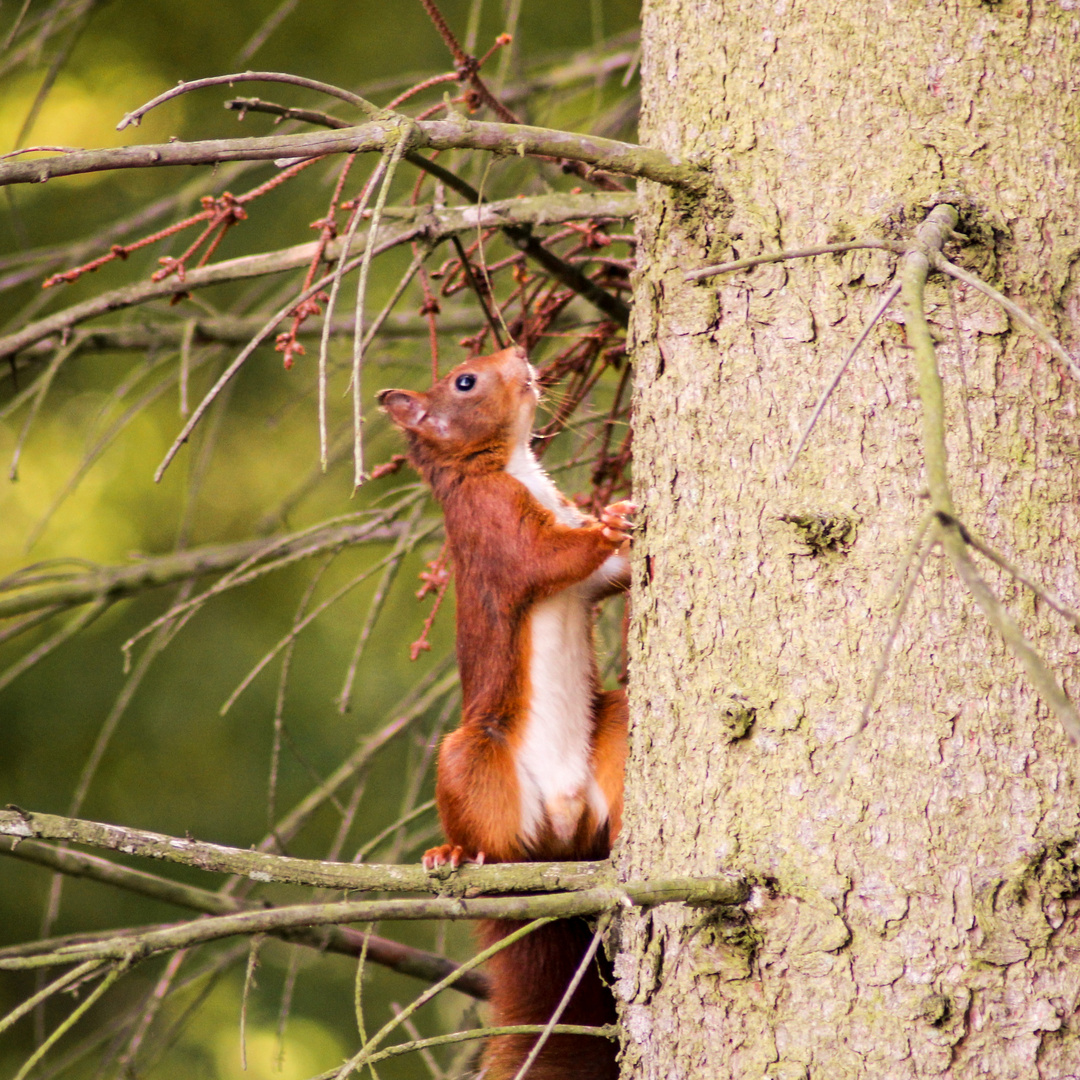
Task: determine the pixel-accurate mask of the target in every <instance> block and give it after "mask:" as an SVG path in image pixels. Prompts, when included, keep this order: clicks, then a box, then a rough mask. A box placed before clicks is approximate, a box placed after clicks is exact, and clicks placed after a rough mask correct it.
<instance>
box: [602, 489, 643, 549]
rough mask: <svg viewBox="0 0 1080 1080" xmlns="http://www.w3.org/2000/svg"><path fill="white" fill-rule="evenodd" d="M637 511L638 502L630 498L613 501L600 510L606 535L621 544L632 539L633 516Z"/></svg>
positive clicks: (603, 530)
mask: <svg viewBox="0 0 1080 1080" xmlns="http://www.w3.org/2000/svg"><path fill="white" fill-rule="evenodd" d="M636 512H637V503H634V502H631V501H630V500H629V499H623V500H622V501H621V502H616V503H612V504H611V505H610V506H605V507H604V509H603V510H601V511H600V524H601V526H602V527H603V528H602V530H601V531H602V532H603V534H604V536H605V537H606V538H607V539H608V540H610V541H611V542H612V543H613V544H621V543H623V542H624V541H626V540H629V539H630V531H631V529H633V527H634V526H633V523H632V522H631V520H630V519H631V518H632V517H633V515H634V514H635V513H636Z"/></svg>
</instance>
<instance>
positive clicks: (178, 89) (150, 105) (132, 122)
mask: <svg viewBox="0 0 1080 1080" xmlns="http://www.w3.org/2000/svg"><path fill="white" fill-rule="evenodd" d="M238 82H273V83H288V84H289V85H290V86H302V87H303V88H304V89H305V90H316V91H318V92H319V93H320V94H326V95H328V96H329V97H336V98H340V99H341V100H342V101H347V102H348V103H349V104H350V105H355V106H356V107H357V108H359V109H363V111H364V112H366V113H367V114H368V115H369V116H374V115H376V114H377V113H378V112H379V106H378V105H373V104H372V103H371V102H370V101H368V100H367V98H362V97H361V96H360V95H359V94H354V93H352V91H351V90H343V89H342V88H341V87H340V86H333V85H331V84H330V83H324V82H319V81H318V80H317V79H305V78H304V77H303V76H302V75H290V74H288V73H287V72H282V71H241V72H235V73H234V74H232V75H213V76H211V77H210V78H208V79H192V80H191V81H190V82H181V83H178V84H177V85H176V86H174V87H172V88H171V89H169V90H166V91H165V93H163V94H158V96H157V97H156V98H153V99H152V100H150V101H148V102H147V103H146V104H145V105H140V106H139V107H138V108H137V109H134V110H133V111H132V112H129V113H127V114H126V115H125V116H124V118H123V120H121V121H120V123H119V124H117V125H116V130H117V131H123V130H124V128H126V127H138V126H139V124H140V123H141V122H142V118H143V117H144V116H145V115H146V114H147V113H148V112H150V111H151V110H152V109H156V108H157V107H158V106H159V105H164V104H165V102H166V101H171V100H172V99H173V98H177V97H180V95H181V94H190V93H191V91H192V90H205V89H206V88H208V87H211V86H234V85H235V84H236V83H238Z"/></svg>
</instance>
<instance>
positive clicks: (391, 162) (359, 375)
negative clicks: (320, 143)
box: [350, 119, 414, 491]
mask: <svg viewBox="0 0 1080 1080" xmlns="http://www.w3.org/2000/svg"><path fill="white" fill-rule="evenodd" d="M413 126H414V123H413V121H411V120H407V119H402V121H401V122H400V123H399V125H398V131H397V135H398V139H397V142H395V143H394V147H393V149H392V150H391V152H390V155H389V159H388V160H387V163H386V172H385V175H384V176H383V178H382V184H381V186H380V187H379V194H378V196H377V198H376V200H375V205H374V207H372V211H371V228H370V235H371V239H372V242H371V243H368V244H365V245H364V256H363V259H362V260H361V262H360V274H359V277H358V279H357V284H356V310H355V316H354V317H355V319H356V324H355V327H354V329H353V352H352V378H351V380H350V386H351V389H352V404H353V491H355V490H356V489H357V488H358V487H360V485H361V484H363V483H364V481H365V480H367V472H366V471H365V469H364V439H363V433H364V398H363V370H364V369H363V364H364V352H365V351H366V350H365V346H366V344H367V343H366V341H365V340H364V305H365V303H366V302H367V283H368V274H369V273H370V271H371V258H372V255H373V254H374V251H375V244H374V240H375V238H376V237H377V236H378V234H379V224H380V222H381V221H382V215H383V210H384V209H385V207H386V199H387V196H388V195H389V194H390V185H391V184H392V183H393V182H394V176H395V174H396V173H397V168H398V165H399V164H400V163H401V158H402V156H403V155H404V154H405V153H406V151H407V150H408V149H409V146H410V143H411V142H412V138H413V134H412V129H413Z"/></svg>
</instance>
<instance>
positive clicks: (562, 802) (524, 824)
mask: <svg viewBox="0 0 1080 1080" xmlns="http://www.w3.org/2000/svg"><path fill="white" fill-rule="evenodd" d="M507 472H509V473H510V474H511V475H512V476H514V477H515V478H517V479H518V480H520V481H521V482H522V483H523V484H524V485H525V486H526V487H527V488H528V489H529V491H530V492H531V493H532V494H533V496H534V497H535V498H536V500H537V501H538V502H539V503H540V504H541V505H543V506H545V507H547V508H548V509H549V510H551V511H552V512H553V513H554V514H555V516H556V518H557V519H558V520H559V521H560V522H561V523H562V524H564V525H570V526H578V525H581V524H583V523H584V521H585V516H584V515H583V514H582V513H581V512H580V511H579V510H578V509H577V507H575V506H573V505H572V504H570V503H567V502H566V500H564V499H563V497H562V495H561V494H560V492H559V490H558V488H556V487H555V485H554V484H553V483H552V481H551V478H550V477H549V476H548V475H547V473H545V472H544V470H543V469H542V468H541V467H540V463H539V462H538V461H537V460H536V458H535V457H533V455H532V453H531V451H530V450H529V448H528V447H527V446H519V447H517V448H516V449H515V450H514V453H513V455H512V456H511V459H510V462H509V464H508V466H507ZM605 566H606V564H605ZM603 569H604V568H601V570H599V571H597V574H601V573H602V572H603ZM592 588H593V586H592V583H591V579H590V580H589V581H584V582H580V583H578V584H576V585H572V586H570V588H567V589H564V590H563V591H562V592H560V593H557V594H556V595H555V596H551V597H549V598H548V599H546V600H543V601H541V602H540V603H539V604H537V605H536V606H535V607H534V608H533V610H532V612H531V613H530V626H529V630H530V638H531V650H532V651H531V655H530V661H529V681H530V684H531V686H530V693H529V717H528V721H527V722H526V726H525V733H524V738H523V740H522V745H521V748H520V750H519V752H518V755H517V777H518V785H519V791H520V795H521V822H520V826H519V827H520V830H521V835H522V837H523V838H524V839H525V840H526V842H531V841H534V840H536V838H537V836H538V835H539V832H540V830H541V828H542V827H543V824H544V819H545V817H546V818H547V820H548V821H549V822H550V824H551V827H552V830H553V831H554V833H555V835H556V837H558V838H559V839H560V840H564V841H569V840H570V839H571V838H572V837H573V835H574V833H575V831H576V830H577V825H578V822H579V821H580V820H581V816H582V814H583V813H584V812H585V810H586V808H587V807H591V808H592V810H593V815H594V817H595V818H596V822H597V824H598V825H599V824H601V823H603V822H604V821H606V820H607V816H608V806H607V800H606V799H605V798H604V795H603V792H601V790H600V787H599V785H598V784H597V783H596V781H595V780H594V779H593V777H592V769H591V767H590V760H589V757H590V749H591V747H590V738H591V735H592V724H593V717H592V706H593V701H592V694H593V685H592V665H593V653H592V650H593V642H592V625H591V608H592V600H591V593H592Z"/></svg>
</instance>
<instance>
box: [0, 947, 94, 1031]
mask: <svg viewBox="0 0 1080 1080" xmlns="http://www.w3.org/2000/svg"><path fill="white" fill-rule="evenodd" d="M102 963H103V961H101V960H87V961H86V963H85V964H79V965H78V967H73V968H72V969H71V970H70V971H65V972H64V974H63V975H61V976H60V977H59V978H58V979H54V980H53V981H52V982H51V983H49V985H48V986H46V987H44V988H43V989H41V990H39V991H38V992H37V993H36V994H34V996H33V997H29V998H27V999H26V1000H25V1001H24V1002H23V1003H22V1004H21V1005H17V1006H16V1007H15V1008H14V1009H12V1010H11V1012H9V1013H8V1014H7V1016H5V1017H4V1018H3V1019H2V1020H0V1035H2V1034H3V1033H4V1032H5V1031H7V1029H8V1028H9V1027H11V1025H12V1024H14V1023H15V1022H16V1021H18V1020H21V1019H22V1018H23V1017H24V1016H26V1014H27V1013H30V1012H33V1011H34V1009H36V1008H37V1007H38V1005H40V1004H41V1003H42V1002H43V1001H47V1000H48V999H49V998H51V997H52V996H53V994H56V993H59V992H60V991H61V990H63V989H64V987H65V986H69V985H70V984H71V983H74V982H79V981H80V980H82V979H83V978H84V977H85V976H87V975H89V974H90V973H91V972H94V971H96V970H97V969H98V968H99V967H101V965H102Z"/></svg>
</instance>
